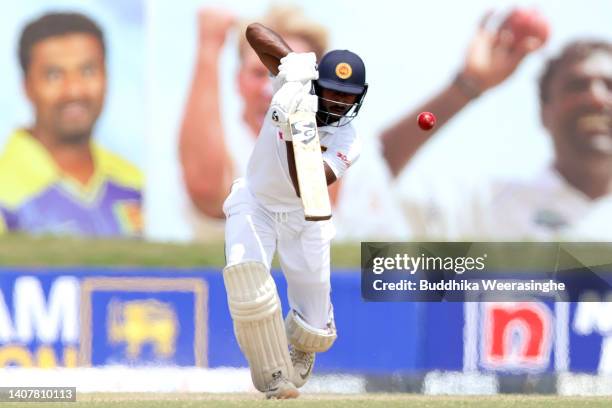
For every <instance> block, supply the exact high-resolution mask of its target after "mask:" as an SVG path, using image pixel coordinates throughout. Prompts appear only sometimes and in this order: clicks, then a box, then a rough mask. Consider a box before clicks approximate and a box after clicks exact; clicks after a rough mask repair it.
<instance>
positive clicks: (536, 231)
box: [402, 168, 612, 241]
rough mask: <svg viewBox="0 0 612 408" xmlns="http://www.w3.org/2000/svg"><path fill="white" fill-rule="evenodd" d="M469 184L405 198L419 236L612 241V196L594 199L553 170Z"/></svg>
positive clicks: (415, 230) (406, 207)
mask: <svg viewBox="0 0 612 408" xmlns="http://www.w3.org/2000/svg"><path fill="white" fill-rule="evenodd" d="M466 187H467V186H466V185H462V186H460V185H455V186H446V188H445V189H444V190H445V191H444V192H443V194H435V195H431V196H430V197H429V198H428V199H427V200H425V201H421V202H417V201H410V200H406V197H404V199H403V200H402V201H403V202H402V204H403V208H404V211H405V214H406V217H407V218H408V220H407V221H408V222H409V223H410V224H411V230H412V231H413V234H414V237H415V238H417V237H431V238H434V239H445V240H464V239H468V240H475V239H486V240H502V241H514V240H517V241H520V240H538V241H612V195H607V196H604V197H601V198H599V199H596V200H592V199H590V198H589V197H587V196H585V195H584V194H583V193H582V192H580V191H579V190H577V189H576V188H574V187H573V186H571V185H570V184H569V183H568V182H567V181H566V180H565V179H564V178H563V177H562V176H561V175H560V174H559V173H558V172H557V171H555V170H554V169H553V168H547V169H545V170H543V171H542V172H541V173H540V174H539V175H538V176H536V177H534V178H533V179H531V180H524V181H512V182H508V181H496V182H491V183H489V184H486V185H483V184H478V185H475V186H472V188H466ZM449 190H454V191H453V192H451V191H449ZM451 196H455V198H454V199H452V198H451Z"/></svg>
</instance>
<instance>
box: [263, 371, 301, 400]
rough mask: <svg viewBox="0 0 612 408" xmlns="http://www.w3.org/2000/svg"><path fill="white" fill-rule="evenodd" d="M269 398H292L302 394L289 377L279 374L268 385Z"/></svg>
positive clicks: (267, 396)
mask: <svg viewBox="0 0 612 408" xmlns="http://www.w3.org/2000/svg"><path fill="white" fill-rule="evenodd" d="M265 393H266V398H267V399H291V398H297V397H299V396H300V392H299V391H298V389H297V388H295V385H293V383H292V382H291V381H289V380H288V379H287V378H285V377H282V376H278V377H276V378H274V379H273V380H272V382H271V383H270V384H268V386H267V387H266V391H265Z"/></svg>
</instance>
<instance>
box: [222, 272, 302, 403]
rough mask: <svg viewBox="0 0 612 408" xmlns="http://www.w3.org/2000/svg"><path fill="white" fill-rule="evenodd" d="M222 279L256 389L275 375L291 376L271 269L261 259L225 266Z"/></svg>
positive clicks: (290, 366)
mask: <svg viewBox="0 0 612 408" xmlns="http://www.w3.org/2000/svg"><path fill="white" fill-rule="evenodd" d="M223 280H224V282H225V288H226V291H227V302H228V304H229V309H230V314H231V315H232V318H233V319H234V332H235V334H236V338H237V340H238V344H239V345H240V349H241V350H242V352H243V353H244V355H245V357H246V359H247V360H248V362H249V367H250V369H251V378H252V379H253V384H254V385H255V388H257V389H258V390H259V391H262V392H264V391H265V389H266V385H268V384H269V383H271V382H272V380H273V379H275V378H277V377H278V376H282V377H285V378H291V377H292V375H293V372H292V371H293V366H292V364H291V358H290V357H289V350H288V344H287V336H286V334H285V328H284V325H283V317H282V312H281V303H280V299H279V298H278V293H277V291H276V285H275V284H274V280H272V276H271V275H270V272H269V271H268V270H267V268H266V267H265V265H264V264H263V263H261V262H245V263H241V264H237V265H231V266H228V267H226V268H225V269H224V270H223Z"/></svg>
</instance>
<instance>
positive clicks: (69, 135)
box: [25, 33, 106, 143]
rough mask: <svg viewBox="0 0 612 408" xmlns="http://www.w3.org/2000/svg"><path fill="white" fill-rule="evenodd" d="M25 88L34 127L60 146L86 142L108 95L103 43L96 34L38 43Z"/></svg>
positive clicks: (58, 37)
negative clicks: (61, 142) (52, 138)
mask: <svg viewBox="0 0 612 408" xmlns="http://www.w3.org/2000/svg"><path fill="white" fill-rule="evenodd" d="M25 88H26V93H27V95H28V98H29V100H30V101H31V103H32V105H33V106H34V110H35V112H36V124H37V126H40V127H43V128H44V129H48V131H49V134H51V135H55V136H56V137H58V138H59V139H61V140H62V141H63V142H68V143H78V142H82V141H83V140H87V139H89V138H90V136H91V132H92V129H93V126H94V124H95V122H96V120H97V119H98V117H99V116H100V112H101V111H102V106H103V104H104V96H105V93H106V72H105V67H104V52H103V50H102V45H101V44H100V42H99V41H98V39H97V38H96V37H95V36H93V35H91V34H81V33H78V34H67V35H61V36H56V37H50V38H47V39H45V40H42V41H40V42H38V43H36V44H35V45H34V47H32V50H31V56H30V65H29V67H28V70H27V73H26V78H25Z"/></svg>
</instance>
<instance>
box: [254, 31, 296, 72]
mask: <svg viewBox="0 0 612 408" xmlns="http://www.w3.org/2000/svg"><path fill="white" fill-rule="evenodd" d="M246 38H247V41H248V42H249V44H250V45H251V47H252V48H253V50H255V52H256V53H257V56H258V57H259V59H260V60H261V62H262V63H263V64H264V65H265V66H266V68H268V71H270V72H271V73H272V74H273V75H277V74H278V66H279V65H280V60H281V58H283V57H285V56H286V55H287V54H289V53H290V52H292V49H291V47H289V45H287V43H286V42H285V41H284V40H283V39H282V38H281V36H280V35H278V34H277V33H275V32H274V31H272V30H271V29H269V28H268V27H266V26H264V25H263V24H260V23H252V24H249V25H248V27H247V29H246Z"/></svg>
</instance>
